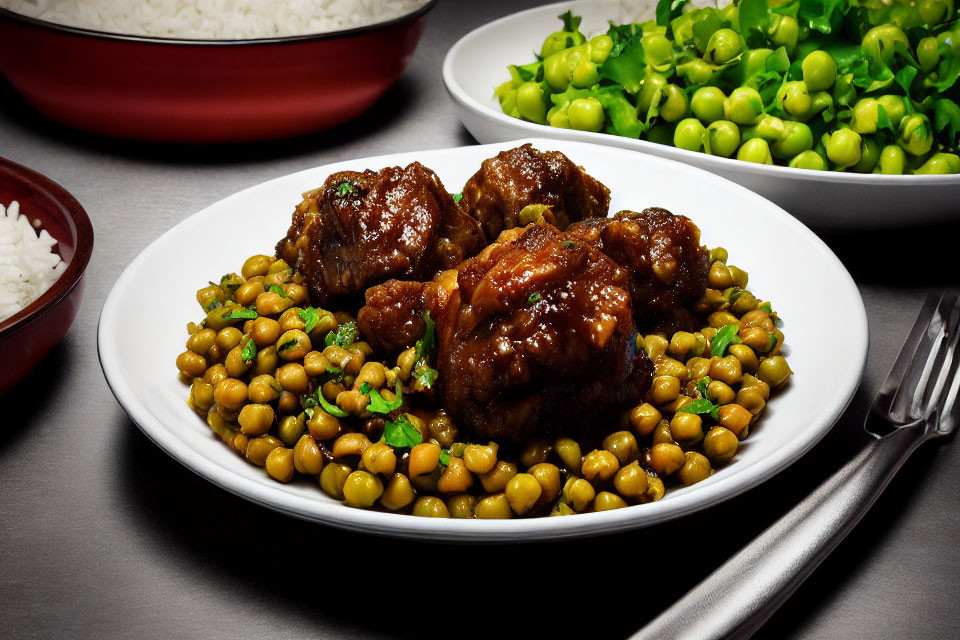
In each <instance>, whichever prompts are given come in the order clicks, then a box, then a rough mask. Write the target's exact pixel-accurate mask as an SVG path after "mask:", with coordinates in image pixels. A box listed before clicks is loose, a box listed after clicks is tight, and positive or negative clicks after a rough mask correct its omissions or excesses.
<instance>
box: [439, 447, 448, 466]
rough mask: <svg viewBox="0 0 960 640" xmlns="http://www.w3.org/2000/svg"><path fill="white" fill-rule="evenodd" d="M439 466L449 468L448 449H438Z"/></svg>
mask: <svg viewBox="0 0 960 640" xmlns="http://www.w3.org/2000/svg"><path fill="white" fill-rule="evenodd" d="M440 464H442V465H443V466H445V467H448V466H450V451H449V450H448V449H440Z"/></svg>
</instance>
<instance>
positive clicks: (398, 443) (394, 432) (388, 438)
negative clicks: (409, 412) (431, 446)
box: [383, 414, 423, 449]
mask: <svg viewBox="0 0 960 640" xmlns="http://www.w3.org/2000/svg"><path fill="white" fill-rule="evenodd" d="M383 441H384V442H386V443H387V444H388V445H390V446H391V447H394V448H395V449H409V448H411V447H415V446H417V445H418V444H420V443H421V442H423V436H422V435H421V434H420V432H419V431H417V428H416V427H414V426H413V425H412V424H410V421H409V420H407V416H406V414H403V415H401V416H400V417H399V418H397V420H396V421H390V422H387V423H386V425H384V428H383Z"/></svg>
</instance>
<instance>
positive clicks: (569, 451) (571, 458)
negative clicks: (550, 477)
mask: <svg viewBox="0 0 960 640" xmlns="http://www.w3.org/2000/svg"><path fill="white" fill-rule="evenodd" d="M553 450H554V451H555V452H556V454H557V457H558V458H560V461H561V462H562V463H563V466H564V468H566V470H567V471H568V472H570V473H580V465H581V463H582V462H583V455H582V454H581V453H580V443H578V442H577V441H576V440H573V439H571V438H557V439H556V441H555V442H554V443H553Z"/></svg>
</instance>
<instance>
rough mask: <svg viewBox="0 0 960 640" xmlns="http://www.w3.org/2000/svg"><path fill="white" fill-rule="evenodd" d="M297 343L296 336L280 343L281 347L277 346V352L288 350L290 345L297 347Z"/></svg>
mask: <svg viewBox="0 0 960 640" xmlns="http://www.w3.org/2000/svg"><path fill="white" fill-rule="evenodd" d="M296 345H297V339H296V338H294V339H293V340H287V341H286V342H284V343H283V344H282V345H280V346H279V347H277V352H280V351H286V350H287V349H289V348H290V347H295V346H296Z"/></svg>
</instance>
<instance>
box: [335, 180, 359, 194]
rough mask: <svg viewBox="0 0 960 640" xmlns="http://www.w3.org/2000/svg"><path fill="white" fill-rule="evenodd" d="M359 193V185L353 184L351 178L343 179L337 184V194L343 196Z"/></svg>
mask: <svg viewBox="0 0 960 640" xmlns="http://www.w3.org/2000/svg"><path fill="white" fill-rule="evenodd" d="M356 193H357V185H355V184H353V183H352V182H350V181H349V180H343V181H341V182H340V184H338V185H337V195H338V196H340V197H341V198H345V197H346V196H352V195H355V194H356Z"/></svg>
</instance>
